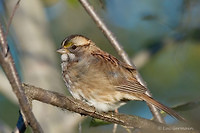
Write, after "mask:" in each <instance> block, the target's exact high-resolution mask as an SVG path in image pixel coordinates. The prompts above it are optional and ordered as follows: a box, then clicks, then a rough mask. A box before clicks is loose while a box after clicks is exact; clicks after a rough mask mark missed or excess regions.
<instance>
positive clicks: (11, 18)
mask: <svg viewBox="0 0 200 133" xmlns="http://www.w3.org/2000/svg"><path fill="white" fill-rule="evenodd" d="M20 1H21V0H18V1H17V3H16V4H15V7H14V9H13V11H12V15H11V17H10V19H9V22H8V25H7V29H6V33H5V37H7V35H8V32H9V29H10V25H11V23H12V20H13V17H14V16H15V12H16V10H17V8H18V7H19V3H20Z"/></svg>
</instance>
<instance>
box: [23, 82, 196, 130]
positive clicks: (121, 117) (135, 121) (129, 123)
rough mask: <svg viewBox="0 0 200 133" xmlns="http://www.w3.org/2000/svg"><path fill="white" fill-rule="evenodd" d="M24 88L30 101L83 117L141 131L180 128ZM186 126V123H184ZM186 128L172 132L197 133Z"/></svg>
mask: <svg viewBox="0 0 200 133" xmlns="http://www.w3.org/2000/svg"><path fill="white" fill-rule="evenodd" d="M22 87H23V88H24V90H25V94H26V96H27V97H28V98H29V99H30V100H38V101H41V102H43V103H47V104H51V105H53V106H57V107H60V108H62V109H67V110H69V111H72V112H76V113H79V114H81V115H86V116H91V117H93V118H97V119H101V120H104V121H107V122H111V123H116V124H120V125H122V126H125V127H129V128H139V129H141V130H146V131H148V132H150V131H152V132H159V133H160V132H166V130H164V129H173V128H178V127H179V126H180V125H179V126H177V125H175V126H169V125H165V124H162V123H158V122H155V121H153V120H148V119H144V118H141V117H138V116H132V115H125V114H120V113H115V112H107V113H104V112H101V113H100V112H96V111H95V109H94V107H92V106H89V105H88V104H86V103H85V102H82V101H81V100H78V99H74V98H73V97H71V96H64V95H61V94H59V93H57V92H52V91H48V90H44V89H42V88H39V87H35V86H31V85H28V84H23V85H22ZM183 124H184V123H183ZM180 127H184V128H188V129H191V130H178V131H173V130H170V131H171V132H176V133H183V132H185V133H189V132H190V133H197V132H198V131H196V130H195V129H194V128H192V127H191V126H188V125H186V124H184V125H182V126H180Z"/></svg>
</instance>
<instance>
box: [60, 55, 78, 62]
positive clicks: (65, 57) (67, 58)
mask: <svg viewBox="0 0 200 133" xmlns="http://www.w3.org/2000/svg"><path fill="white" fill-rule="evenodd" d="M74 59H75V55H74V54H72V53H68V54H62V55H61V60H62V61H63V62H66V61H73V60H74Z"/></svg>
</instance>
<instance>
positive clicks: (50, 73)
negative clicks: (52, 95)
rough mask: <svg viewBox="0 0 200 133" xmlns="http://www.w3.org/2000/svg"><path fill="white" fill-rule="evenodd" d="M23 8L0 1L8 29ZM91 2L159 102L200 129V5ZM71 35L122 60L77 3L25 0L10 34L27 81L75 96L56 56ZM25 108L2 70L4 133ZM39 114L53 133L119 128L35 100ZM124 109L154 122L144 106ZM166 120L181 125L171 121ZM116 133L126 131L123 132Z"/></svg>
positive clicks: (0, 121) (152, 0)
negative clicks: (85, 40) (91, 43)
mask: <svg viewBox="0 0 200 133" xmlns="http://www.w3.org/2000/svg"><path fill="white" fill-rule="evenodd" d="M16 3H17V0H1V1H0V21H1V23H2V24H3V25H4V29H5V30H6V26H7V24H8V22H9V19H10V17H11V14H12V12H13V10H14V7H15V4H16ZM90 3H91V4H92V5H93V6H94V9H95V11H96V12H97V13H98V14H99V15H100V16H101V18H102V19H103V21H104V22H105V23H106V25H107V26H108V27H109V29H110V30H111V31H112V32H113V33H114V35H115V37H116V38H117V40H118V41H119V42H120V43H121V44H122V45H123V47H124V49H125V51H126V52H127V53H128V55H129V57H130V58H131V59H132V60H133V62H134V64H135V65H136V66H137V68H138V70H139V72H140V73H141V75H142V77H143V78H144V80H145V82H146V83H147V85H148V87H149V89H150V91H151V92H152V94H153V96H154V98H155V99H157V100H158V101H160V102H161V103H163V104H165V105H167V106H169V107H172V108H174V109H175V110H176V111H177V112H178V113H179V114H181V115H182V116H184V117H185V118H186V119H188V120H189V121H191V123H192V124H193V126H195V127H196V128H197V129H200V128H199V126H198V124H199V122H200V114H199V111H200V106H199V105H200V85H199V82H200V1H199V0H176V1H169V0H162V1H161V0H140V1H138V0H127V1H126V2H124V1H120V0H112V1H111V0H96V1H92V0H90ZM71 34H82V35H85V36H87V37H88V38H90V39H91V40H93V41H94V42H96V44H97V45H98V46H99V47H100V48H101V49H103V50H105V51H107V52H109V53H111V54H113V55H114V56H116V57H118V58H119V56H118V55H117V53H116V52H115V50H114V49H113V48H112V46H111V45H110V44H109V42H108V41H107V39H106V38H105V37H104V36H103V34H102V32H101V31H100V30H99V29H98V28H97V26H96V25H95V24H94V22H93V21H92V19H91V18H90V17H89V15H88V14H87V13H86V12H85V10H84V9H83V7H82V6H81V5H80V3H79V1H78V0H22V1H21V2H20V4H19V7H18V9H17V10H16V13H15V15H14V18H13V21H12V24H11V27H10V29H9V33H8V36H7V40H8V43H9V46H10V50H11V52H12V55H13V57H14V59H15V64H16V67H17V71H18V72H19V75H20V78H21V80H22V81H23V82H25V83H29V84H32V85H34V86H38V87H42V88H44V89H49V90H53V91H57V92H59V93H63V94H65V95H69V93H68V91H67V89H66V87H65V85H64V82H63V81H62V78H61V70H60V56H59V55H58V54H57V53H56V52H55V51H56V49H58V48H59V47H60V44H61V42H62V40H64V38H65V37H67V36H69V35H71ZM119 59H120V58H119ZM18 111H19V107H18V103H17V100H16V97H15V95H14V94H13V92H12V89H11V86H10V84H9V83H8V81H7V78H6V77H5V75H4V73H3V71H2V70H1V71H0V132H2V133H4V132H5V133H6V132H11V131H12V130H13V129H14V127H15V125H16V122H17V117H18ZM33 111H34V114H35V115H36V118H37V119H38V121H39V123H40V124H41V126H42V128H43V129H44V132H48V133H54V132H59V133H77V132H78V131H79V129H80V126H79V125H80V123H81V125H82V126H81V128H82V132H83V133H92V132H96V133H105V132H111V131H112V127H113V125H104V126H97V127H94V124H92V122H91V121H92V119H91V118H87V117H83V116H80V115H79V114H75V113H72V112H69V111H64V110H62V109H60V108H56V107H53V106H50V105H46V104H43V103H40V102H34V104H33ZM119 112H121V113H125V114H132V115H137V116H140V117H143V118H147V119H151V118H152V115H151V113H150V111H149V109H148V107H147V105H146V103H144V102H129V103H128V104H126V105H125V106H123V107H121V108H120V109H119ZM166 121H167V122H168V123H169V124H173V123H177V121H175V120H174V119H173V118H171V117H169V116H166ZM134 130H136V129H134ZM27 132H30V130H27ZM117 132H126V130H125V129H124V128H122V127H119V128H118V130H117ZM136 132H137V131H136Z"/></svg>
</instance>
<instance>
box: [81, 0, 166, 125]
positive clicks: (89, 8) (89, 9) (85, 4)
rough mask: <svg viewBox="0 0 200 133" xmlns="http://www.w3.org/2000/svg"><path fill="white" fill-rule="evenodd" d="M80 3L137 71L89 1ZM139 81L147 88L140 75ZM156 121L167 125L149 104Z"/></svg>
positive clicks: (82, 0)
mask: <svg viewBox="0 0 200 133" xmlns="http://www.w3.org/2000/svg"><path fill="white" fill-rule="evenodd" d="M79 2H80V3H81V4H82V6H83V7H84V9H85V10H86V11H87V13H88V14H89V15H90V17H91V18H92V19H93V21H94V22H95V23H96V25H97V27H98V28H99V29H100V30H101V31H102V32H103V34H104V35H105V37H106V38H107V39H108V40H109V42H110V43H111V45H112V46H113V47H114V48H115V50H116V51H117V53H118V54H119V56H120V57H121V58H122V59H123V60H124V61H125V62H126V63H127V64H129V65H131V66H133V68H135V69H136V66H135V65H134V64H133V63H132V62H131V60H130V59H129V57H128V55H127V54H126V52H125V51H124V50H123V48H122V46H121V45H120V44H119V42H118V41H117V40H116V38H115V37H114V35H113V34H112V32H111V31H110V30H109V29H108V28H107V26H106V25H105V24H104V22H103V21H102V20H101V18H100V17H99V16H98V15H97V13H96V12H95V11H94V9H93V7H92V6H91V5H90V4H89V2H88V1H87V0H79ZM137 79H138V80H139V81H140V83H141V84H142V85H144V86H145V87H146V88H147V85H146V83H145V82H144V80H143V79H142V77H141V76H140V74H139V73H138V77H137ZM147 94H148V95H149V96H152V94H151V93H150V91H149V89H148V88H147ZM148 106H149V108H150V110H151V112H152V114H153V116H154V118H155V120H157V121H158V122H161V123H165V122H164V119H163V118H162V117H161V115H160V112H159V110H158V109H157V108H156V107H155V106H154V105H152V104H148Z"/></svg>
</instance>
